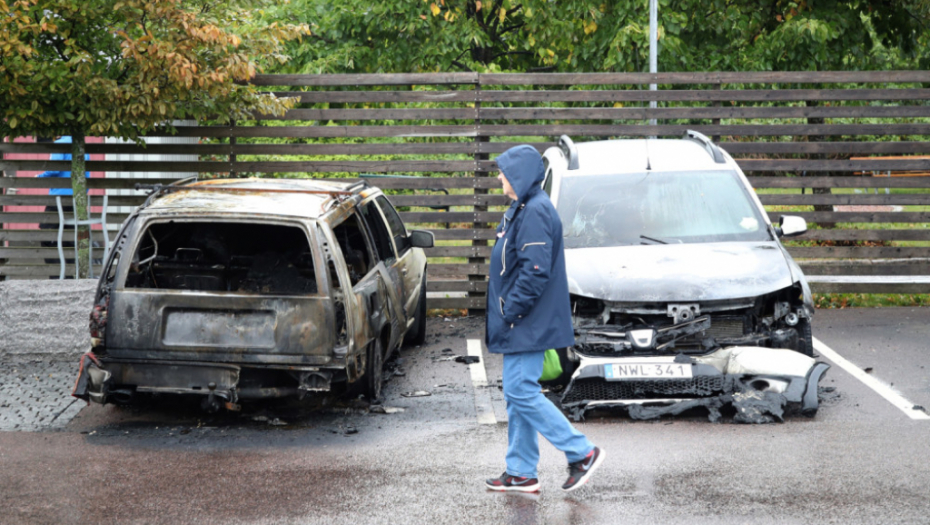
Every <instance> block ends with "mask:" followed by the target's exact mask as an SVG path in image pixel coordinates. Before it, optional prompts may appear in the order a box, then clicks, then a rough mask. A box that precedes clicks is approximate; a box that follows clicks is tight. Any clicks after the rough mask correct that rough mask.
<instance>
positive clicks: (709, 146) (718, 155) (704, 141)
mask: <svg viewBox="0 0 930 525" xmlns="http://www.w3.org/2000/svg"><path fill="white" fill-rule="evenodd" d="M682 140H693V141H695V142H697V143H698V144H700V145H701V146H704V149H706V150H707V152H708V153H710V156H711V157H712V158H713V159H714V162H716V163H717V164H726V162H727V159H726V157H724V156H723V152H722V151H720V148H718V147H717V145H716V144H714V143H713V142H711V140H710V139H709V138H707V136H706V135H704V134H703V133H698V132H697V131H694V130H693V129H689V130H688V131H685V136H684V137H682Z"/></svg>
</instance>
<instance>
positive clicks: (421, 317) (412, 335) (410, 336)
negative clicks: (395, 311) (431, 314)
mask: <svg viewBox="0 0 930 525" xmlns="http://www.w3.org/2000/svg"><path fill="white" fill-rule="evenodd" d="M404 342H405V343H407V344H408V345H413V346H417V345H422V344H423V343H424V342H426V276H423V283H422V284H421V285H420V300H419V302H417V313H416V318H415V320H414V321H413V326H411V327H410V330H408V331H407V335H406V337H404Z"/></svg>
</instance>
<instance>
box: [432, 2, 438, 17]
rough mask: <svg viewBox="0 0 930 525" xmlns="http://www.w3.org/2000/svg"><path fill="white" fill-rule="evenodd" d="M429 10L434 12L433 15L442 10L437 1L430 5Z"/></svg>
mask: <svg viewBox="0 0 930 525" xmlns="http://www.w3.org/2000/svg"><path fill="white" fill-rule="evenodd" d="M429 10H430V11H432V12H433V16H437V15H438V14H439V11H440V9H439V6H438V5H436V4H435V3H432V4H430V5H429Z"/></svg>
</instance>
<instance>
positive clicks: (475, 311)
mask: <svg viewBox="0 0 930 525" xmlns="http://www.w3.org/2000/svg"><path fill="white" fill-rule="evenodd" d="M486 142H488V137H485V136H482V135H481V82H480V80H476V81H475V153H474V159H475V178H478V177H487V176H488V175H489V174H490V173H489V172H488V171H487V170H485V169H484V168H483V166H482V165H481V161H486V160H488V159H490V155H489V154H488V153H485V152H482V148H481V144H482V143H486ZM473 191H474V195H475V196H476V199H475V207H474V211H475V215H476V216H475V222H474V223H472V230H474V231H478V230H481V229H485V228H487V227H488V223H486V222H478V218H477V214H478V213H481V212H486V211H488V207H487V205H479V204H478V199H477V196H478V195H487V194H488V190H486V189H484V188H477V187H476V188H474V190H473ZM471 245H472V246H487V245H488V241H486V240H484V239H474V238H473V239H472V241H471ZM474 255H477V253H475V254H474ZM485 262H486V260H485V258H484V257H469V258H468V264H485ZM486 280H487V276H486V275H484V273H469V274H468V281H469V283H481V282H484V281H486ZM472 286H475V285H473V284H470V285H469V291H468V293H467V296H468V315H485V311H484V308H473V306H474V304H475V302H476V301H477V300H486V297H487V293H485V292H479V291H475V290H474V289H473V288H471V287H472Z"/></svg>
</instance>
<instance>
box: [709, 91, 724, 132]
mask: <svg viewBox="0 0 930 525" xmlns="http://www.w3.org/2000/svg"><path fill="white" fill-rule="evenodd" d="M710 88H711V89H713V90H715V91H720V90H722V89H723V84H711V86H710ZM722 104H723V103H722V102H721V101H719V100H715V101H713V102H711V106H713V107H715V108H719V107H721V106H722ZM710 122H711V124H713V125H714V126H719V125H720V119H719V118H715V119H711V121H710ZM711 140H712V141H714V144H718V143H720V135H714V136H713V138H712V139H711Z"/></svg>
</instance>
